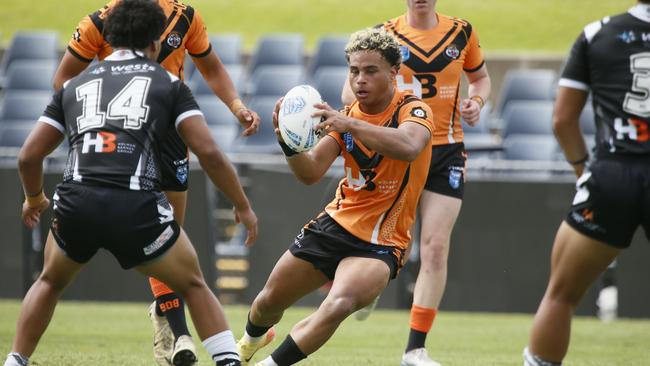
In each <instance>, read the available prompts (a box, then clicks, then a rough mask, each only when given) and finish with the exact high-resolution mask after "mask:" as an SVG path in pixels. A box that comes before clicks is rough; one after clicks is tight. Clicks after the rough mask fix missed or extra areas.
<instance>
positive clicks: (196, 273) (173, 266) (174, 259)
mask: <svg viewBox="0 0 650 366" xmlns="http://www.w3.org/2000/svg"><path fill="white" fill-rule="evenodd" d="M137 270H138V271H140V272H142V273H143V274H145V275H147V276H151V277H155V278H158V279H159V280H161V281H163V282H164V283H166V284H168V285H169V286H170V287H171V288H172V289H173V290H174V291H175V292H176V293H178V294H179V295H180V296H182V298H183V299H185V301H186V302H187V306H188V308H189V311H190V315H191V316H192V321H193V322H194V327H195V328H196V331H197V333H198V334H199V337H200V338H201V340H202V341H204V345H205V347H206V349H207V350H208V353H209V354H210V355H211V356H213V357H214V355H215V354H217V353H223V352H226V353H230V354H229V355H226V356H230V357H234V358H238V357H237V356H236V349H235V342H234V338H233V336H232V333H231V332H230V330H229V327H228V323H227V321H226V318H225V314H224V312H223V309H222V308H221V304H220V303H219V301H218V300H217V298H216V297H215V296H214V294H213V293H212V291H210V289H209V288H208V285H207V284H206V283H205V280H204V278H203V274H202V273H201V269H200V267H199V261H198V258H197V256H196V252H195V251H194V247H193V246H192V244H191V243H190V241H189V239H188V238H187V235H186V234H185V232H184V231H183V230H182V229H181V234H180V235H179V237H178V240H177V241H176V243H175V244H174V245H173V246H172V247H171V248H170V249H169V251H168V252H167V253H165V255H163V256H162V257H161V258H160V259H158V260H155V261H153V262H152V263H148V264H144V265H141V266H138V267H137ZM214 337H220V339H223V341H224V342H225V341H228V343H229V344H226V345H225V346H224V347H225V348H224V347H222V349H219V350H217V351H218V352H217V351H215V350H214V349H211V348H210V347H211V341H212V340H213V339H214ZM220 343H222V342H220ZM222 344H223V343H222ZM224 349H225V351H224Z"/></svg>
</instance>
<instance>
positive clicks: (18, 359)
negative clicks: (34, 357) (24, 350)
mask: <svg viewBox="0 0 650 366" xmlns="http://www.w3.org/2000/svg"><path fill="white" fill-rule="evenodd" d="M28 364H29V358H28V357H24V356H21V355H20V354H19V353H17V352H11V353H9V354H8V355H7V359H6V360H5V363H4V366H27V365H28Z"/></svg>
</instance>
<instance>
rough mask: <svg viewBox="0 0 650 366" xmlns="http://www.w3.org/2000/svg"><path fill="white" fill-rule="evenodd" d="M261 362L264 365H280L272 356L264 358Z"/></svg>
mask: <svg viewBox="0 0 650 366" xmlns="http://www.w3.org/2000/svg"><path fill="white" fill-rule="evenodd" d="M260 363H261V364H262V365H264V366H278V364H277V363H275V361H273V358H272V357H271V356H269V357H267V358H265V359H263V360H262V361H261V362H260Z"/></svg>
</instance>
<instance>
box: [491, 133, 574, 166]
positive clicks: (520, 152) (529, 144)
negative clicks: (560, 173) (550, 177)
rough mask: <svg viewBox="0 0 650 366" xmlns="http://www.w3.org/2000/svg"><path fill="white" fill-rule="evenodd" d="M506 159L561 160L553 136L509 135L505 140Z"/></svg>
mask: <svg viewBox="0 0 650 366" xmlns="http://www.w3.org/2000/svg"><path fill="white" fill-rule="evenodd" d="M503 148H504V158H505V159H506V160H537V161H555V160H559V159H560V157H561V155H560V150H559V146H558V144H557V141H556V140H555V138H554V137H553V136H540V135H525V134H516V135H509V136H508V137H506V138H505V140H504V141H503Z"/></svg>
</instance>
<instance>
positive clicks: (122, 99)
mask: <svg viewBox="0 0 650 366" xmlns="http://www.w3.org/2000/svg"><path fill="white" fill-rule="evenodd" d="M150 84H151V78H148V77H142V76H136V77H134V78H133V79H131V81H129V83H128V84H126V86H125V87H124V88H122V90H120V92H119V93H117V95H116V96H115V97H114V98H113V99H112V100H111V101H110V102H109V103H108V108H107V109H108V110H107V112H108V115H107V114H106V113H105V112H102V111H101V110H100V105H101V99H102V79H94V80H91V81H89V82H87V83H85V84H82V85H79V86H78V87H77V88H76V90H75V91H76V94H77V101H78V102H81V101H83V105H82V108H81V113H82V114H81V116H79V117H77V131H78V133H83V132H84V131H87V130H89V129H92V128H98V127H102V126H104V123H105V122H106V118H107V117H108V118H110V119H122V120H123V123H124V128H125V129H132V130H139V129H140V128H142V124H143V123H145V122H147V117H148V116H149V106H148V105H147V104H145V100H146V99H147V95H148V94H149V85H150Z"/></svg>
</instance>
